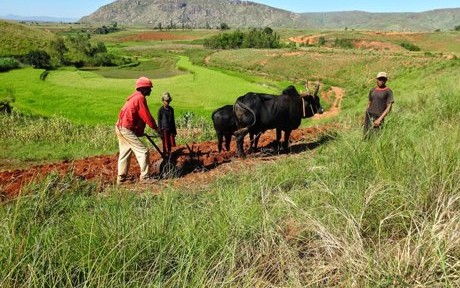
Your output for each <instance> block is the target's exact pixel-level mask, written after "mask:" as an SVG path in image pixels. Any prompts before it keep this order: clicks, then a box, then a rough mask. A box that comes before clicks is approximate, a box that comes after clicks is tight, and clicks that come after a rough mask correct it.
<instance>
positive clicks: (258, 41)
mask: <svg viewBox="0 0 460 288" xmlns="http://www.w3.org/2000/svg"><path fill="white" fill-rule="evenodd" d="M204 46H205V47H207V48H211V49H239V48H279V47H280V38H279V36H278V35H277V34H276V33H274V32H273V30H272V29H271V28H270V27H265V28H264V29H261V28H253V29H251V30H249V32H248V33H243V32H241V31H240V30H236V31H235V32H233V33H221V34H219V35H215V36H213V37H211V38H208V39H205V41H204Z"/></svg>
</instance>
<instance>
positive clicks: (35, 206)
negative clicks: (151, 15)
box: [0, 32, 460, 287]
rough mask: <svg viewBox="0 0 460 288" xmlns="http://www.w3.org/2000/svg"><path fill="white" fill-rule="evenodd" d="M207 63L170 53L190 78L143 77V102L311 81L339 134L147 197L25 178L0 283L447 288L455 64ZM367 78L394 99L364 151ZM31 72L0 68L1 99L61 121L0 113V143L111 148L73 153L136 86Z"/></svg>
mask: <svg viewBox="0 0 460 288" xmlns="http://www.w3.org/2000/svg"><path fill="white" fill-rule="evenodd" d="M293 33H297V32H293ZM436 35H437V37H441V39H450V38H449V37H451V36H450V34H443V33H441V34H436ZM442 35H446V36H445V37H446V38H442ZM379 37H380V36H379ZM439 43H445V44H444V46H443V47H442V48H440V51H442V50H444V49H450V48H447V47H448V46H449V45H451V44H450V43H447V41H446V42H442V41H440V42H439ZM415 44H417V42H415ZM169 45H171V44H170V43H169V44H167V47H170V46H169ZM147 46H148V45H147ZM160 46H161V45H160ZM173 46H174V45H173ZM419 46H420V47H423V44H422V43H419ZM131 48H135V47H134V46H132V47H131ZM123 49H126V47H124V48H122V50H123ZM146 49H147V48H146ZM155 49H159V48H155ZM134 50H136V49H134ZM152 53H153V52H152ZM175 53H177V52H175ZM203 54H205V53H203ZM184 55H185V52H184ZM195 55H196V54H195ZM210 61H211V62H210V64H211V67H199V66H194V65H192V64H191V63H190V62H189V61H188V58H186V57H185V56H181V57H179V60H178V62H177V65H178V67H182V68H181V69H184V70H185V71H188V73H187V74H183V75H180V76H175V77H173V78H166V79H156V80H155V81H154V82H155V85H156V87H155V89H154V92H153V95H152V96H151V98H150V99H149V103H150V105H151V107H158V106H155V105H158V104H157V103H158V102H159V101H158V98H159V95H161V93H162V92H163V91H164V90H166V89H167V90H169V91H170V92H171V94H172V97H173V102H172V104H173V105H174V107H175V108H176V107H177V109H179V111H195V112H196V113H198V114H199V115H207V114H208V113H209V112H210V111H211V110H212V109H213V107H218V106H220V105H223V104H227V103H228V102H229V101H230V102H231V100H232V99H234V98H235V97H236V96H237V95H239V94H241V93H244V92H247V91H249V90H253V89H257V91H267V92H278V91H279V90H278V89H281V87H282V86H283V85H285V84H286V83H296V84H297V85H300V82H301V81H303V80H306V79H309V80H310V79H320V80H321V81H323V82H324V83H326V85H337V86H340V87H342V88H344V89H345V91H346V94H345V98H344V100H343V101H344V102H343V106H342V111H341V113H340V115H339V116H338V117H336V118H333V119H332V121H333V122H334V123H335V124H337V125H338V126H339V127H340V128H339V129H338V130H337V131H336V132H335V133H334V134H333V135H329V136H328V140H327V141H324V142H323V143H322V144H321V145H320V146H318V147H317V148H315V149H314V150H311V151H310V150H309V151H304V152H302V153H299V154H292V155H287V156H285V157H284V156H280V157H278V158H276V159H274V160H270V161H261V162H260V163H252V162H254V161H252V162H251V161H243V160H242V161H236V162H237V163H235V165H236V166H235V167H236V168H235V170H234V171H233V172H229V173H226V175H224V176H222V177H220V178H218V179H213V180H209V182H208V183H206V185H198V186H197V185H192V184H193V183H190V185H189V186H188V187H186V188H177V187H176V186H174V185H168V183H162V184H164V186H162V187H163V188H162V192H161V193H159V194H153V193H151V192H149V191H145V190H142V191H141V190H136V189H131V188H124V187H109V188H107V189H105V190H104V191H100V189H99V187H97V184H96V183H92V182H88V181H83V180H81V179H79V178H78V177H74V176H73V175H66V176H63V177H60V176H57V175H50V176H49V177H48V178H47V179H46V180H43V181H41V182H39V183H32V184H31V185H29V186H27V188H24V190H23V195H22V196H21V197H19V198H17V199H14V200H9V201H8V202H5V203H3V204H2V205H1V206H0V218H1V219H3V220H2V222H1V223H2V224H1V225H0V235H1V236H0V267H2V269H0V286H2V287H3V286H5V287H107V286H112V287H178V286H181V287H458V286H460V277H459V275H460V237H458V231H459V223H460V181H459V179H460V145H459V144H458V143H460V129H459V124H458V123H460V82H459V81H458V75H460V61H459V59H455V58H454V59H450V60H449V59H446V58H444V57H442V56H440V55H435V56H432V55H431V56H430V55H425V53H424V52H423V51H422V52H404V53H402V54H398V53H392V52H388V51H383V52H382V51H380V52H379V51H362V50H357V49H352V50H342V49H332V50H331V49H319V48H311V47H309V48H301V49H297V50H287V49H285V50H282V49H281V50H238V51H216V52H215V53H213V54H211V56H210ZM210 68H212V69H210ZM380 70H386V71H387V72H388V73H389V74H390V80H389V82H388V85H389V86H390V87H391V88H392V89H393V91H394V94H395V104H394V108H393V110H392V112H391V113H390V115H389V116H388V118H387V120H386V126H385V128H384V129H383V130H382V131H381V133H380V134H378V135H376V137H374V138H372V139H370V140H367V141H363V137H362V128H361V119H362V114H363V112H364V109H365V107H366V102H367V98H366V97H367V92H368V90H369V89H370V88H371V87H373V86H374V85H375V82H374V81H375V80H374V79H373V77H375V76H374V75H375V73H376V72H378V71H380ZM40 73H41V71H39V70H33V69H29V68H27V69H21V70H13V71H10V72H8V73H1V74H0V92H1V93H2V95H6V94H11V93H12V94H14V95H15V97H16V102H14V103H13V104H14V107H15V108H16V109H19V110H20V111H23V112H27V113H30V114H34V115H49V116H50V115H63V117H65V118H67V119H69V120H63V119H62V118H52V119H41V118H38V119H37V118H34V117H32V118H24V117H20V116H17V117H18V118H17V119H16V118H15V119H13V116H5V115H0V120H1V121H2V122H0V124H2V125H1V126H0V141H1V143H2V144H1V145H5V146H7V147H14V146H13V145H17V143H22V144H23V145H26V146H27V144H29V143H32V142H33V143H34V145H38V144H39V143H42V144H43V145H47V143H48V144H49V143H56V146H60V147H65V145H66V144H64V143H65V142H66V141H68V140H69V139H70V138H72V137H73V136H75V135H80V136H81V141H78V142H75V143H71V146H81V147H84V148H85V149H86V150H87V152H86V153H92V152H91V151H89V150H92V149H94V150H97V149H100V151H103V150H105V151H110V150H111V149H112V152H113V153H115V152H116V147H114V146H110V145H113V142H112V144H110V143H108V145H107V146H100V147H99V146H98V147H96V148H91V145H90V144H88V145H87V146H84V145H83V143H84V142H89V141H88V140H89V139H90V138H91V135H92V134H91V132H94V131H96V130H94V129H95V127H97V129H99V128H101V127H99V126H97V125H96V124H97V123H101V124H103V125H102V128H101V129H102V130H97V131H105V130H104V127H105V126H107V127H110V125H112V123H113V122H114V121H115V118H116V114H117V113H118V109H119V107H120V105H121V103H122V102H123V99H124V97H126V96H127V95H128V94H129V93H130V92H131V91H132V90H133V89H132V86H133V84H134V79H135V77H133V78H130V79H110V78H103V77H102V76H100V75H98V74H97V73H94V72H87V71H85V72H82V71H77V70H74V69H63V70H58V71H52V72H51V73H50V75H49V76H48V77H49V78H47V79H46V81H44V82H42V81H40V80H39V76H40ZM261 77H262V79H264V80H263V81H261V80H260V79H261ZM24 79H26V82H24ZM236 83H237V84H238V85H236ZM240 89H241V90H240ZM154 99H156V100H154ZM32 101H35V102H32ZM50 102H54V103H50ZM56 103H57V104H59V105H53V104H56ZM81 106H85V107H81ZM53 107H58V108H53ZM152 110H153V109H152ZM14 117H16V116H14ZM65 118H64V119H65ZM83 118H86V119H83ZM329 121H331V120H329ZM82 123H84V124H85V125H80V124H82ZM9 127H10V128H9ZM36 131H38V132H36ZM104 133H105V132H100V134H101V135H104ZM107 133H111V132H107ZM41 134H43V135H44V136H43V139H40V135H41ZM107 135H109V134H107ZM66 137H67V138H66ZM11 138H14V139H12V140H10V139H11ZM53 138H54V140H53ZM6 140H7V141H6ZM85 140H86V141H85ZM4 143H6V144H4ZM15 143H16V144H15ZM81 147H80V148H77V149H75V150H79V149H81ZM3 148H5V147H2V149H1V150H4V149H3ZM43 151H44V150H39V149H37V150H36V151H34V150H29V153H30V154H34V153H37V154H38V153H42V152H43ZM84 153H85V152H81V153H80V156H81V155H82V154H84ZM3 157H8V155H5V156H2V158H3ZM67 157H69V156H67ZM3 159H5V160H9V159H8V158H3ZM3 159H2V161H4V160H3ZM251 163H252V164H251ZM241 171H244V173H242V172H241Z"/></svg>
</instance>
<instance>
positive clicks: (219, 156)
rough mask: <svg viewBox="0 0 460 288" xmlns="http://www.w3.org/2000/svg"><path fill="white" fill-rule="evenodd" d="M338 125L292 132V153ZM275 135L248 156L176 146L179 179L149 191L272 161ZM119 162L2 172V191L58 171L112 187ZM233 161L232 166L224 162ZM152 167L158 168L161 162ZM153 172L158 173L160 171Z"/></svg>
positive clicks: (108, 159)
mask: <svg viewBox="0 0 460 288" xmlns="http://www.w3.org/2000/svg"><path fill="white" fill-rule="evenodd" d="M335 128H336V127H334V126H333V125H328V126H321V127H316V128H303V129H297V130H295V131H293V132H292V134H291V146H290V152H291V153H299V152H302V151H305V150H309V149H313V148H315V147H316V146H317V145H319V144H318V141H323V140H318V139H321V136H322V135H325V134H327V133H329V132H330V131H331V130H333V129H335ZM275 137H276V136H275V131H273V130H270V131H267V132H266V133H264V134H263V135H262V136H261V137H260V140H259V147H260V148H261V150H260V151H259V152H253V153H250V154H248V157H247V158H246V159H241V158H236V156H235V155H236V143H235V141H232V145H231V148H230V151H223V152H221V153H218V151H217V144H216V141H208V142H201V143H191V144H187V145H180V146H178V147H175V149H174V150H173V152H172V156H171V163H173V164H174V165H175V166H176V167H177V169H178V175H177V176H178V178H173V179H161V180H159V181H158V183H157V184H149V190H152V191H155V190H158V191H159V190H160V189H161V187H162V186H163V185H177V186H184V187H186V186H189V185H191V184H192V183H194V184H195V185H197V184H205V183H208V182H209V180H210V178H213V177H216V176H219V175H224V174H225V173H226V172H228V171H229V170H235V171H237V170H241V167H240V166H241V165H245V166H247V165H251V164H254V163H257V162H260V161H264V160H265V161H267V160H273V159H275V158H276V157H278V156H279V155H277V153H274V150H272V149H271V144H272V143H273V141H274V140H275ZM157 142H158V141H157ZM248 148H249V139H247V140H246V142H245V149H246V150H247V149H248ZM160 160H161V157H160V155H159V153H158V152H156V151H155V150H154V149H153V147H152V149H151V152H150V161H151V163H153V164H154V163H158V162H159V161H160ZM117 161H118V154H113V155H101V156H95V157H88V158H84V159H80V160H75V161H64V162H59V163H54V164H46V165H37V166H34V167H32V168H29V169H23V170H14V171H3V172H0V183H1V184H0V194H2V195H3V196H4V197H6V198H11V197H14V196H16V195H18V194H19V193H20V192H21V191H22V187H23V186H25V185H27V184H29V183H31V182H33V181H39V180H41V179H43V178H44V177H46V176H47V175H48V174H50V173H58V174H60V175H65V174H67V173H73V174H74V175H75V176H77V177H79V178H81V179H84V180H88V181H96V182H97V183H99V184H100V185H101V186H102V187H107V186H111V185H114V184H115V181H116V175H117ZM231 162H232V163H233V165H227V166H224V165H223V164H227V163H231ZM235 165H236V166H235ZM153 166H154V167H157V169H158V165H153ZM235 167H240V168H235ZM245 169H247V168H245ZM154 172H156V173H158V172H159V171H158V170H157V171H154ZM139 173H140V171H139V166H138V164H137V162H136V160H135V158H134V157H133V158H132V159H131V167H130V174H131V175H133V176H134V177H135V179H134V181H133V182H132V184H131V185H135V186H139V185H140V184H138V183H137V182H138V179H137V177H138V176H139ZM128 185H130V184H128ZM141 186H142V185H141Z"/></svg>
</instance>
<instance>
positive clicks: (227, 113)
mask: <svg viewBox="0 0 460 288" xmlns="http://www.w3.org/2000/svg"><path fill="white" fill-rule="evenodd" d="M211 118H212V123H213V125H214V129H215V130H216V135H217V150H219V153H220V152H221V151H222V144H223V142H224V139H225V149H226V150H227V151H230V143H231V141H232V136H233V135H234V133H235V131H236V130H237V128H236V119H235V115H234V114H233V105H225V106H222V107H220V108H218V109H216V110H214V112H212V115H211ZM249 137H250V139H251V148H253V149H257V140H259V137H256V139H254V135H253V134H250V136H249Z"/></svg>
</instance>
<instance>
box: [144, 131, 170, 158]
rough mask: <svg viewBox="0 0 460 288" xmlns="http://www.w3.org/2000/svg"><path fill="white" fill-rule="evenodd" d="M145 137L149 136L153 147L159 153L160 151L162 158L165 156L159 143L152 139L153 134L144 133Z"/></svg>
mask: <svg viewBox="0 0 460 288" xmlns="http://www.w3.org/2000/svg"><path fill="white" fill-rule="evenodd" d="M144 136H145V137H147V139H148V140H149V142H150V143H152V145H153V147H155V149H156V150H157V151H158V153H160V155H161V158H163V159H164V158H165V156H164V154H163V152H162V151H161V149H160V147H158V145H157V144H155V142H154V141H153V139H152V136H151V135H148V134H144Z"/></svg>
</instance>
